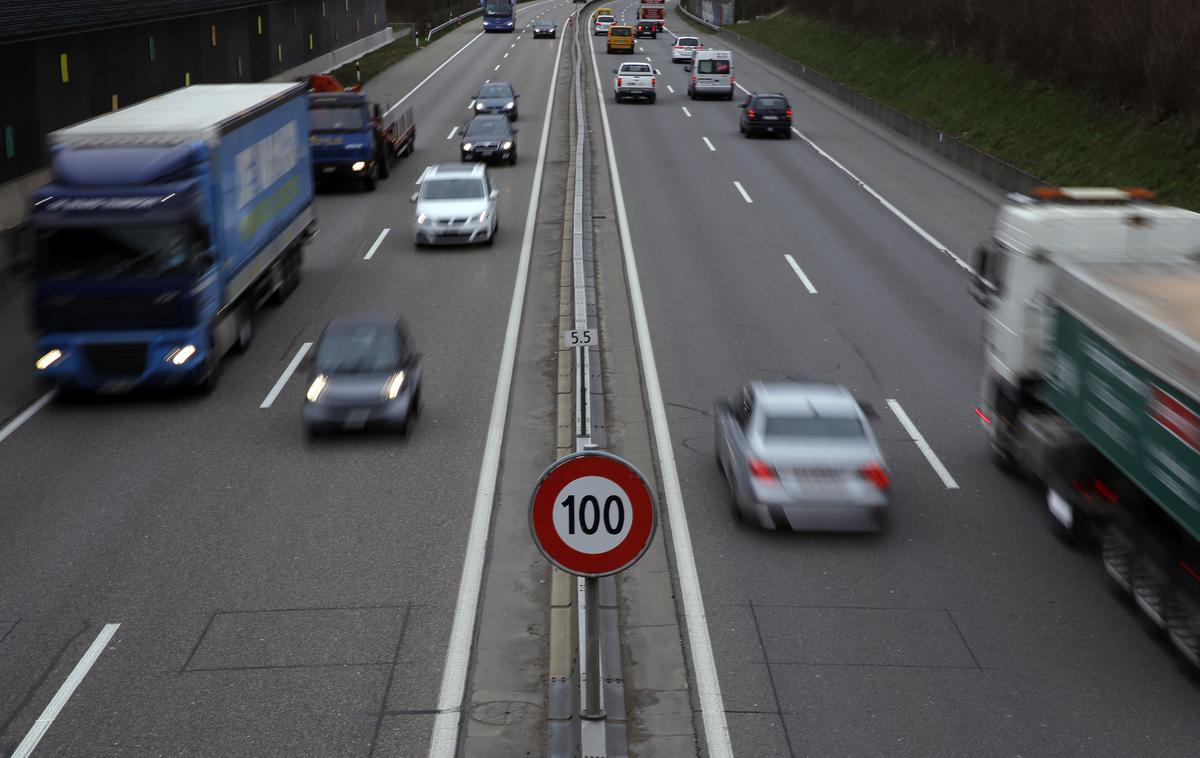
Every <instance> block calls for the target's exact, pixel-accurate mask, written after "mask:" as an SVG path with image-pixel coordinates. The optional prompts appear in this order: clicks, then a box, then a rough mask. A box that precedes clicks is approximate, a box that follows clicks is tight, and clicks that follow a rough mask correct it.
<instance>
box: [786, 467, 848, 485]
mask: <svg viewBox="0 0 1200 758" xmlns="http://www.w3.org/2000/svg"><path fill="white" fill-rule="evenodd" d="M792 475H793V476H795V477H796V481H797V482H798V483H799V484H802V485H804V486H806V487H834V486H837V485H839V484H841V483H842V472H840V471H837V470H834V469H823V468H802V469H796V470H795V471H793V472H792Z"/></svg>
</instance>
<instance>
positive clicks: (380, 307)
mask: <svg viewBox="0 0 1200 758" xmlns="http://www.w3.org/2000/svg"><path fill="white" fill-rule="evenodd" d="M571 10H572V6H571V5H570V4H569V3H561V2H558V0H550V1H549V2H543V3H540V4H539V3H530V4H528V5H522V6H520V7H519V9H518V20H519V21H520V20H524V19H527V18H530V17H532V16H534V15H536V14H539V13H546V14H547V16H549V17H551V18H555V19H557V20H558V21H559V22H560V23H561V22H562V21H564V20H565V18H566V16H567V14H568V13H570V12H571ZM479 28H480V22H479V20H478V19H474V20H473V21H471V22H469V23H467V24H466V25H465V26H464V27H463V28H462V29H459V30H455V31H454V32H453V33H451V34H450V35H448V36H447V37H446V38H444V39H443V40H441V41H439V42H438V43H437V44H436V45H435V46H434V47H433V48H431V49H429V50H428V51H423V52H419V53H417V54H416V55H414V56H413V57H411V58H409V59H408V60H407V61H406V62H405V63H404V64H403V65H402V66H399V67H397V68H394V69H392V70H391V71H389V72H388V73H386V74H385V75H383V76H381V77H379V78H378V79H377V80H375V81H373V82H371V83H370V84H369V85H368V87H367V90H368V91H369V93H370V94H371V95H372V96H373V97H376V98H378V99H380V100H382V101H388V102H391V101H394V100H395V99H397V98H399V97H400V96H402V95H404V94H405V93H407V92H409V91H410V90H411V89H412V88H413V87H414V86H416V85H417V84H418V83H419V82H421V80H423V79H425V77H426V76H427V75H428V74H430V73H431V72H433V71H434V69H436V68H437V67H438V66H439V65H440V64H441V63H443V62H445V61H446V60H447V58H449V57H450V56H451V55H452V54H454V53H455V52H456V51H458V50H459V49H460V48H462V47H463V45H466V44H467V43H468V42H469V41H471V40H472V39H473V38H474V37H476V35H478V34H479V30H480V29H479ZM556 45H557V41H555V40H534V39H532V37H531V35H530V34H528V33H525V34H523V35H521V34H520V33H519V32H518V33H514V34H511V35H509V34H487V35H481V36H479V38H478V39H475V40H474V41H473V42H471V44H470V46H469V47H467V48H466V49H465V50H463V51H462V52H461V54H459V55H457V56H456V57H454V58H453V60H452V61H450V62H449V63H448V64H447V65H446V66H445V67H444V68H442V69H441V70H440V71H438V72H437V73H436V75H434V76H433V77H432V78H431V79H429V80H428V81H427V82H426V83H425V84H423V85H422V86H421V87H420V88H419V89H418V90H416V92H414V93H413V94H412V95H411V97H409V98H408V100H407V101H406V103H405V106H408V105H411V106H412V107H413V109H414V113H415V116H416V122H417V129H418V136H417V142H416V152H415V154H414V155H412V156H410V157H407V158H405V159H403V160H402V161H401V162H400V163H399V164H397V165H396V166H395V167H394V169H393V174H392V176H391V178H390V179H388V180H387V181H383V182H380V184H379V189H378V190H377V191H376V192H374V193H366V192H362V191H360V190H359V189H357V188H352V187H340V188H336V187H335V188H329V189H327V190H326V191H323V192H322V193H321V194H320V195H319V197H318V202H317V215H318V218H319V221H320V227H321V231H320V233H319V234H318V235H317V237H316V238H315V239H314V240H313V241H312V243H311V244H310V245H309V246H308V249H307V254H306V261H305V271H304V276H305V278H304V282H303V283H302V285H301V286H300V288H299V289H298V290H297V291H296V292H295V293H294V294H293V295H292V296H291V298H290V299H289V300H288V301H287V302H286V303H285V304H284V305H283V306H282V307H279V308H274V309H268V310H265V311H263V312H262V316H261V318H259V319H258V321H257V322H256V327H257V329H256V334H255V338H254V344H253V345H252V346H251V348H250V350H249V351H248V352H247V353H246V354H245V355H242V356H238V357H235V358H233V359H232V360H229V361H227V362H226V363H225V370H224V373H223V376H222V378H221V384H220V386H219V387H218V388H217V390H216V392H215V393H214V394H212V395H211V396H207V397H197V398H169V399H147V398H135V399H128V400H114V401H100V402H84V403H72V404H63V403H58V402H51V403H49V404H47V405H46V406H45V407H44V408H42V409H41V410H39V411H38V412H37V413H35V414H34V415H32V417H30V418H29V419H28V420H27V421H26V422H25V423H24V424H23V425H21V426H20V427H19V428H18V429H16V430H15V431H14V432H13V433H12V434H11V435H10V436H8V438H7V439H5V440H4V441H3V442H0V492H2V493H3V503H2V504H0V578H2V579H0V754H5V755H7V754H8V753H9V752H10V751H12V750H13V749H15V748H16V746H17V745H18V743H19V742H20V741H21V740H22V739H24V737H25V735H26V734H27V733H28V732H29V731H30V729H31V727H32V726H33V725H34V722H35V720H36V719H37V718H38V716H39V715H40V714H42V712H43V710H44V709H45V708H46V706H47V704H48V703H49V702H50V701H51V699H52V698H53V696H54V695H55V693H56V692H58V691H59V690H60V688H62V687H63V686H64V684H65V683H67V682H68V677H69V675H70V674H71V672H72V670H73V669H74V668H75V667H76V665H77V664H78V663H79V662H80V661H81V660H82V659H84V657H85V653H86V651H87V650H88V649H89V647H90V646H91V645H92V644H93V642H94V641H95V640H96V639H97V637H98V636H99V635H101V634H102V632H103V630H104V628H105V625H106V624H119V625H120V626H119V628H117V630H116V632H115V635H113V636H112V639H111V641H110V642H109V643H108V644H107V645H106V646H104V647H103V648H102V649H103V652H102V653H101V655H100V657H99V659H98V660H97V662H96V663H95V664H94V666H93V667H92V668H91V670H90V672H89V673H88V675H87V677H86V680H85V682H84V684H83V685H82V686H80V687H79V688H78V689H77V690H75V692H74V694H73V696H72V697H71V699H70V702H69V704H68V705H67V707H66V708H64V709H63V710H62V711H61V713H60V714H59V715H58V717H57V719H56V720H55V721H54V723H53V725H52V726H51V727H50V729H49V730H48V731H47V733H46V735H45V737H44V739H43V740H42V742H41V744H40V745H39V747H38V753H39V754H43V755H54V756H94V755H116V754H120V755H179V754H192V755H267V754H271V755H367V754H372V753H378V754H390V755H419V754H423V753H424V752H425V751H426V750H427V747H428V744H429V729H430V725H431V723H432V715H431V713H432V711H433V709H434V708H435V707H436V705H437V694H438V687H439V686H440V683H441V681H440V677H441V666H440V662H441V661H442V660H443V659H444V657H445V655H446V645H447V636H448V634H449V627H450V622H451V618H452V616H453V610H454V605H455V600H456V598H455V593H456V590H457V587H458V579H459V574H460V571H461V566H462V560H463V550H464V547H465V544H466V537H467V530H468V525H469V517H470V513H471V508H472V506H473V502H474V495H475V486H476V477H477V476H478V472H479V459H480V456H481V448H482V446H483V440H484V437H485V435H486V430H487V424H488V417H489V412H490V410H491V404H492V397H493V392H494V386H495V378H496V374H497V368H498V364H499V356H500V346H501V344H502V342H503V337H504V325H505V321H506V319H507V316H508V311H509V304H510V298H511V295H512V286H513V280H514V276H515V272H516V264H517V258H518V252H519V250H520V245H521V237H522V232H523V228H524V220H525V216H526V210H527V203H528V198H529V194H530V187H531V182H532V177H533V170H534V162H535V161H534V159H535V158H536V156H537V144H538V139H539V137H540V130H541V127H542V121H543V115H544V114H543V109H544V107H545V104H546V95H547V90H548V87H549V85H550V76H551V73H552V68H553V66H552V63H553V61H554V54H555V49H556ZM486 79H503V80H507V81H510V82H512V83H513V84H514V85H515V87H516V89H517V92H519V93H521V94H522V95H523V97H522V98H521V101H520V104H521V108H520V121H519V122H518V125H519V126H520V127H521V134H520V140H519V144H520V148H521V150H520V158H519V162H518V163H517V165H516V166H514V167H509V166H497V167H495V168H493V169H492V175H493V177H494V179H495V181H496V182H497V184H498V185H499V188H500V191H501V197H500V232H499V236H498V238H497V242H496V245H495V247H493V248H488V247H483V246H478V247H472V248H434V249H422V250H420V251H418V250H416V249H414V247H413V245H412V230H411V224H412V221H411V219H412V206H411V205H410V203H409V199H408V196H409V195H410V194H411V193H412V192H413V191H415V186H414V182H415V181H416V180H417V178H418V176H419V175H420V173H421V171H422V170H423V169H424V168H425V166H426V165H428V164H431V163H437V162H454V161H457V160H458V155H457V154H458V150H459V147H458V139H457V138H456V136H455V137H453V138H452V137H448V135H449V134H450V132H451V130H452V129H454V128H456V127H458V128H461V126H462V125H464V124H465V123H466V121H467V120H468V118H469V113H468V110H467V105H468V102H469V100H470V98H471V97H472V96H473V95H474V93H475V92H476V90H477V88H478V87H479V85H480V84H481V83H483V81H484V80H486ZM384 229H390V231H389V233H388V234H387V236H386V237H384V238H383V239H382V242H381V243H380V244H379V245H378V246H377V247H375V249H374V253H373V255H372V256H371V258H370V259H369V260H366V259H365V256H366V255H367V253H368V251H370V250H371V249H372V246H373V245H374V243H375V242H376V241H377V240H379V238H380V235H381V234H382V232H383V230H384ZM357 311H372V312H374V311H382V312H388V313H399V314H400V315H401V316H402V317H403V318H405V319H406V320H407V322H408V324H409V326H410V329H411V331H412V332H413V335H414V339H415V342H416V344H417V346H418V349H419V350H421V351H422V352H423V354H424V356H425V378H424V391H423V417H422V419H421V421H420V422H419V424H418V426H417V429H416V432H415V436H414V437H413V438H412V439H410V440H407V441H404V440H402V439H400V438H399V437H397V436H396V435H390V434H378V435H371V434H367V435H355V436H347V437H345V438H341V439H332V440H321V441H319V442H317V443H315V444H310V443H308V442H306V441H305V439H304V435H303V433H302V429H301V425H300V415H299V414H300V407H301V402H302V399H303V393H304V387H303V378H302V376H300V375H299V374H298V375H296V376H293V377H291V379H290V381H288V382H287V383H286V384H285V385H284V387H283V389H282V391H281V393H280V394H279V395H278V397H277V399H275V400H274V402H273V403H272V404H271V405H270V407H267V408H262V407H260V406H261V405H262V404H263V403H264V401H265V399H266V398H267V396H268V394H269V393H270V392H271V390H272V387H273V386H274V385H275V384H276V382H277V381H278V380H279V378H280V376H281V375H282V374H283V372H284V370H285V368H286V367H287V366H288V365H289V363H290V362H291V361H292V359H293V357H294V356H295V355H296V353H297V351H298V350H299V349H300V348H301V346H302V345H303V344H304V343H306V342H312V341H314V340H315V338H316V337H317V336H318V334H319V332H320V329H321V328H322V327H323V326H324V324H325V323H326V322H327V321H328V320H329V319H330V318H331V317H332V316H334V315H337V314H341V313H346V312H357ZM8 328H12V326H11V325H10V326H9V327H8ZM9 342H10V343H14V344H15V343H17V342H19V340H10V341H9ZM6 344H8V343H6ZM5 357H6V362H7V363H9V364H10V365H9V367H8V368H6V369H5V370H6V371H20V370H26V371H27V370H28V368H29V365H28V362H27V357H26V356H24V355H21V356H5ZM10 357H11V358H12V359H13V360H12V361H8V360H7V359H8V358H10ZM32 399H33V398H29V400H32ZM16 410H17V409H16V408H12V409H6V412H5V413H4V414H0V415H4V416H7V415H8V414H9V413H15V412H16ZM431 663H432V665H431Z"/></svg>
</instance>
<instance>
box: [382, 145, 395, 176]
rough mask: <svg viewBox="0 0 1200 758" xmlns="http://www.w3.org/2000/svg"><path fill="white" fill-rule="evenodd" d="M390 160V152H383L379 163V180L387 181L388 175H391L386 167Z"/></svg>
mask: <svg viewBox="0 0 1200 758" xmlns="http://www.w3.org/2000/svg"><path fill="white" fill-rule="evenodd" d="M391 158H392V151H391V150H384V151H383V159H382V160H380V161H379V178H380V179H387V178H388V174H390V173H391V169H390V168H389V167H388V161H390V160H391Z"/></svg>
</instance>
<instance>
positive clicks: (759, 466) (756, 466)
mask: <svg viewBox="0 0 1200 758" xmlns="http://www.w3.org/2000/svg"><path fill="white" fill-rule="evenodd" d="M750 476H752V477H754V478H755V479H757V480H758V481H760V482H773V481H775V469H773V468H771V467H770V466H768V465H767V464H765V463H763V462H762V461H760V460H759V459H757V458H751V459H750Z"/></svg>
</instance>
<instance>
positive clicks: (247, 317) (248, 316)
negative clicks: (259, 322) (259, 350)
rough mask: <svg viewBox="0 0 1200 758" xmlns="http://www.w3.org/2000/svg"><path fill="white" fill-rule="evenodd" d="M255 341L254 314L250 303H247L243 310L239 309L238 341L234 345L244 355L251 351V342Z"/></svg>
mask: <svg viewBox="0 0 1200 758" xmlns="http://www.w3.org/2000/svg"><path fill="white" fill-rule="evenodd" d="M253 339H254V313H253V308H252V307H251V306H250V303H245V304H244V305H242V307H241V308H238V315H237V341H236V342H235V343H233V347H234V349H235V350H237V351H238V352H239V353H244V352H246V351H247V350H249V349H250V342H251V341H253Z"/></svg>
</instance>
